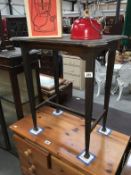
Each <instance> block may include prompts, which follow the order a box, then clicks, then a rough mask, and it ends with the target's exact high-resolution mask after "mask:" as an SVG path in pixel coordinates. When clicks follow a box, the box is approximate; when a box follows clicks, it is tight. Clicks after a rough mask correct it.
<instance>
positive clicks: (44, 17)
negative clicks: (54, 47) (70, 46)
mask: <svg viewBox="0 0 131 175" xmlns="http://www.w3.org/2000/svg"><path fill="white" fill-rule="evenodd" d="M25 5H26V12H27V22H28V29H29V35H30V36H32V37H53V36H54V37H57V36H61V33H62V29H61V28H62V27H61V5H60V0H25Z"/></svg>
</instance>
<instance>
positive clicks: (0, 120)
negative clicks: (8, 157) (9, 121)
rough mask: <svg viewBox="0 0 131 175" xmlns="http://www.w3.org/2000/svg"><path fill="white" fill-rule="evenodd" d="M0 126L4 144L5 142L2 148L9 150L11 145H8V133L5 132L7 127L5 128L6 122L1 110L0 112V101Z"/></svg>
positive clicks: (0, 108)
mask: <svg viewBox="0 0 131 175" xmlns="http://www.w3.org/2000/svg"><path fill="white" fill-rule="evenodd" d="M0 126H1V131H2V135H3V137H4V142H5V145H4V148H5V149H7V150H10V149H11V144H10V140H9V136H8V131H7V127H6V121H5V118H4V114H3V110H2V104H1V100H0Z"/></svg>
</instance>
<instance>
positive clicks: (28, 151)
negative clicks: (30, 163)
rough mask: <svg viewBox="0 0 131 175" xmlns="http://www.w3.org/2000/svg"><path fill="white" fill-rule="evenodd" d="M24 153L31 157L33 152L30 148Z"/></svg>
mask: <svg viewBox="0 0 131 175" xmlns="http://www.w3.org/2000/svg"><path fill="white" fill-rule="evenodd" d="M24 154H25V156H26V157H29V156H30V155H31V154H32V152H31V150H30V149H28V150H26V151H24Z"/></svg>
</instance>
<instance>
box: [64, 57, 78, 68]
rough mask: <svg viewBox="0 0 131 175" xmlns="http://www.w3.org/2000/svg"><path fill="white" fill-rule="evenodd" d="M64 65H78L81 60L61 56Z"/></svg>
mask: <svg viewBox="0 0 131 175" xmlns="http://www.w3.org/2000/svg"><path fill="white" fill-rule="evenodd" d="M63 63H64V65H74V66H80V64H81V61H80V60H79V59H71V58H68V57H64V58H63Z"/></svg>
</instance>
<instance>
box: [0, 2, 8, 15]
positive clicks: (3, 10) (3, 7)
mask: <svg viewBox="0 0 131 175" xmlns="http://www.w3.org/2000/svg"><path fill="white" fill-rule="evenodd" d="M7 2H8V1H7V0H0V10H1V14H2V15H8V14H9V8H8V5H7Z"/></svg>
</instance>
